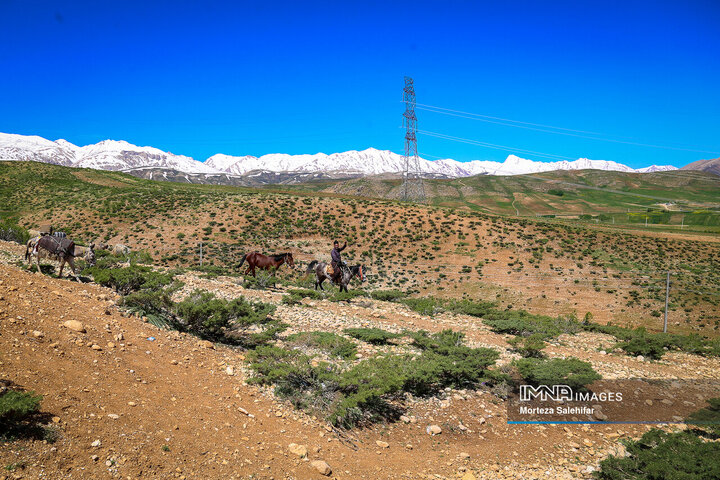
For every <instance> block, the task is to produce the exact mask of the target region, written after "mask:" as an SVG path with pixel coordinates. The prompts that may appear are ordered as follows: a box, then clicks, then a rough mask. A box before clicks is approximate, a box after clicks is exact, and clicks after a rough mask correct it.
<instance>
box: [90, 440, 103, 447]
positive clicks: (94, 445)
mask: <svg viewBox="0 0 720 480" xmlns="http://www.w3.org/2000/svg"><path fill="white" fill-rule="evenodd" d="M100 445H102V444H101V443H100V440H95V441H94V442H92V443H91V444H90V446H91V447H99V446H100Z"/></svg>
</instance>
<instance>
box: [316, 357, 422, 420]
mask: <svg viewBox="0 0 720 480" xmlns="http://www.w3.org/2000/svg"><path fill="white" fill-rule="evenodd" d="M407 365H408V358H407V357H405V356H401V355H390V356H387V357H375V358H370V359H368V360H364V361H362V362H360V363H358V364H357V365H355V366H354V367H353V368H351V369H350V370H348V371H346V372H344V373H343V374H342V375H341V377H340V382H339V386H340V389H341V391H342V392H343V398H342V399H341V400H340V401H339V402H338V404H337V406H336V408H335V409H334V411H333V412H332V414H331V415H330V417H329V420H330V421H331V422H332V423H333V424H335V425H339V426H343V427H353V426H355V425H358V424H361V423H364V422H375V421H378V420H382V419H386V418H392V417H393V416H396V415H397V413H398V411H397V409H396V408H394V407H393V406H392V405H391V404H390V403H389V402H388V398H387V397H388V396H392V395H393V394H396V393H398V392H400V391H401V390H402V388H403V386H404V385H405V383H406V381H407V379H406V371H407V369H408V366H407Z"/></svg>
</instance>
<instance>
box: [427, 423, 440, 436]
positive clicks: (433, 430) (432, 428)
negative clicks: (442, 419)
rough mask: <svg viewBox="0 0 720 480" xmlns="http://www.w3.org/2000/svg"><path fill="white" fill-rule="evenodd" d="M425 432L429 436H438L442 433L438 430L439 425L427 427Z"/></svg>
mask: <svg viewBox="0 0 720 480" xmlns="http://www.w3.org/2000/svg"><path fill="white" fill-rule="evenodd" d="M425 431H426V432H427V433H428V434H429V435H433V436H434V435H440V434H441V433H442V428H440V426H439V425H428V427H427V428H426V429H425Z"/></svg>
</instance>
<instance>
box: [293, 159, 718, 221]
mask: <svg viewBox="0 0 720 480" xmlns="http://www.w3.org/2000/svg"><path fill="white" fill-rule="evenodd" d="M426 185H427V190H426V192H427V195H428V197H429V201H430V203H431V204H432V205H437V206H444V207H451V208H467V209H469V210H473V211H479V212H485V213H491V214H499V215H514V216H529V217H535V216H545V217H552V218H559V219H563V218H567V219H571V220H574V221H580V222H587V223H596V224H605V225H632V226H641V227H643V228H645V223H646V221H647V224H648V227H649V228H651V229H653V230H658V229H661V230H662V229H666V230H680V229H682V230H683V231H699V232H709V233H718V232H720V177H718V176H716V175H712V174H707V173H702V172H688V171H674V172H658V173H646V174H639V173H623V172H605V171H600V170H587V171H576V172H568V171H555V172H546V173H538V174H532V175H516V176H502V177H498V176H484V175H479V176H475V177H470V178H460V179H453V180H429V181H427V182H426ZM399 186H400V181H399V180H387V179H358V180H348V181H345V182H340V183H333V184H327V183H323V184H315V185H312V186H308V187H306V188H308V190H310V189H312V190H315V191H317V190H319V189H320V188H321V187H325V191H334V192H340V193H350V194H360V195H364V196H367V197H380V198H392V197H393V196H395V195H396V192H397V189H398V187H399ZM295 188H296V189H298V190H299V189H301V188H302V187H295Z"/></svg>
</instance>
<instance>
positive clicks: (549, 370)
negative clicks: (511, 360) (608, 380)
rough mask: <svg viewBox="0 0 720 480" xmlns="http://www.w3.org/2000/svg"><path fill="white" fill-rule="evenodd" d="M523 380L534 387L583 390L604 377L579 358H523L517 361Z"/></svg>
mask: <svg viewBox="0 0 720 480" xmlns="http://www.w3.org/2000/svg"><path fill="white" fill-rule="evenodd" d="M515 366H517V368H518V371H519V372H520V375H521V376H522V377H523V379H524V380H525V381H526V382H528V383H531V384H533V385H567V386H569V387H571V388H573V389H583V388H585V386H586V385H589V384H591V383H592V382H594V381H596V380H600V379H601V378H602V377H601V376H600V375H599V374H598V373H597V372H596V371H595V370H593V368H592V366H591V365H590V363H588V362H583V361H582V360H579V359H577V358H566V359H563V358H551V359H539V358H522V359H520V360H517V361H515Z"/></svg>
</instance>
